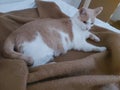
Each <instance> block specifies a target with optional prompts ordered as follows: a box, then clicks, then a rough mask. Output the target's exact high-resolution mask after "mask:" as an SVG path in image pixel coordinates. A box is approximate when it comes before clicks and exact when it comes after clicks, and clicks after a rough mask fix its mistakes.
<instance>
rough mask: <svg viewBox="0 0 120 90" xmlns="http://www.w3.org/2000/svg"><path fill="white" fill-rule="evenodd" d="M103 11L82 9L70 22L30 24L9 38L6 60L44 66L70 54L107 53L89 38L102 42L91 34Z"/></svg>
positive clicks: (69, 19)
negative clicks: (88, 40) (54, 59)
mask: <svg viewBox="0 0 120 90" xmlns="http://www.w3.org/2000/svg"><path fill="white" fill-rule="evenodd" d="M102 10H103V8H102V7H98V8H95V9H86V8H81V9H79V11H78V12H77V13H76V14H75V15H74V16H73V17H71V18H63V19H38V20H35V21H32V22H29V23H27V24H25V25H23V26H21V27H20V28H18V29H17V30H16V31H14V32H13V33H12V34H10V35H9V36H8V38H7V39H6V41H5V43H4V48H3V52H4V53H3V54H4V56H6V57H8V58H12V59H23V60H25V61H26V62H27V64H28V65H32V64H33V66H38V65H43V64H46V63H47V62H49V61H50V60H52V59H53V58H54V57H56V56H59V55H60V54H65V53H66V52H67V51H68V50H71V49H74V50H81V51H85V52H90V51H100V52H102V51H105V50H106V47H98V46H94V45H92V44H90V43H88V42H87V41H86V39H87V38H90V39H92V40H95V41H96V42H99V41H100V39H99V38H98V37H97V36H96V35H94V34H92V33H91V32H90V31H89V30H90V28H91V27H92V26H93V24H94V22H95V18H96V16H97V15H98V14H100V12H101V11H102Z"/></svg>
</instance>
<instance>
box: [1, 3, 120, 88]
mask: <svg viewBox="0 0 120 90" xmlns="http://www.w3.org/2000/svg"><path fill="white" fill-rule="evenodd" d="M36 4H37V8H34V9H26V10H21V11H14V12H9V13H0V90H101V89H104V90H110V89H109V88H117V87H119V81H120V75H119V73H120V55H119V53H120V48H119V47H120V42H119V38H120V35H119V34H117V33H114V32H111V31H109V30H107V29H104V28H101V27H97V26H94V27H93V28H92V32H93V33H95V34H96V35H97V36H99V37H100V39H101V41H100V42H99V43H96V42H93V41H91V40H88V42H90V43H93V44H95V45H98V46H106V47H107V51H105V52H101V53H99V52H89V53H85V52H78V51H69V52H68V53H67V54H66V55H62V56H59V57H57V58H55V61H56V62H57V63H54V64H46V65H42V66H39V67H35V68H29V67H27V65H26V63H25V62H24V61H23V60H12V59H8V58H7V59H6V58H4V57H3V56H2V47H3V43H4V40H5V39H6V38H7V36H8V35H9V34H10V33H11V32H13V31H15V30H16V29H17V28H19V27H20V26H22V25H24V24H25V23H28V22H30V21H33V20H35V19H37V18H56V19H57V18H68V16H66V15H65V14H63V13H62V12H61V11H60V9H59V7H58V6H57V5H56V4H55V3H52V2H43V1H36ZM107 87H108V89H106V88H107ZM112 90H115V89H112Z"/></svg>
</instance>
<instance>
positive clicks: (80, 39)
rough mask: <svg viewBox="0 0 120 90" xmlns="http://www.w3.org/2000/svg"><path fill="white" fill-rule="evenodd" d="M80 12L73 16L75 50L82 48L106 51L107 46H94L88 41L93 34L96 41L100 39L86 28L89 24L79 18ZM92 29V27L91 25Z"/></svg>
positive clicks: (84, 49) (87, 50)
mask: <svg viewBox="0 0 120 90" xmlns="http://www.w3.org/2000/svg"><path fill="white" fill-rule="evenodd" d="M78 16H79V14H76V15H75V16H74V17H72V18H71V21H72V31H73V36H74V38H73V49H75V50H82V51H86V52H89V51H105V50H106V47H98V46H94V45H92V44H90V43H88V42H87V41H86V39H87V38H89V36H90V35H92V39H93V40H95V41H100V39H99V38H98V37H97V36H96V35H93V34H92V33H91V32H90V31H89V30H87V29H86V28H87V27H88V26H86V25H84V23H82V22H81V21H80V20H78V18H77V17H78ZM89 29H90V27H89Z"/></svg>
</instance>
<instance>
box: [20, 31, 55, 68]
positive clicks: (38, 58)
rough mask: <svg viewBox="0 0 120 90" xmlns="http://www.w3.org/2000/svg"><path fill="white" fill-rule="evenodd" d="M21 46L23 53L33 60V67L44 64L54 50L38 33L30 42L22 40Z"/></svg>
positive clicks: (51, 57)
mask: <svg viewBox="0 0 120 90" xmlns="http://www.w3.org/2000/svg"><path fill="white" fill-rule="evenodd" d="M22 46H23V52H24V55H26V56H29V57H31V58H32V59H33V60H34V64H33V67H34V66H38V65H43V64H46V63H47V62H49V61H50V60H51V59H53V54H54V51H53V50H52V49H51V48H49V47H48V46H47V45H46V43H45V42H44V41H43V39H42V37H41V35H40V34H39V33H37V35H36V38H35V39H34V40H33V41H32V42H24V43H23V45H22Z"/></svg>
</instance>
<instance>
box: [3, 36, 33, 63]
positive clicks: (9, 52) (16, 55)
mask: <svg viewBox="0 0 120 90" xmlns="http://www.w3.org/2000/svg"><path fill="white" fill-rule="evenodd" d="M3 56H4V57H6V58H10V59H21V60H24V61H25V62H26V63H27V64H28V65H32V64H33V59H31V58H30V57H27V56H25V55H24V54H22V53H20V52H17V51H15V43H14V42H12V40H11V39H9V38H8V39H6V41H5V43H4V46H3Z"/></svg>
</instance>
